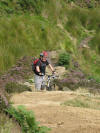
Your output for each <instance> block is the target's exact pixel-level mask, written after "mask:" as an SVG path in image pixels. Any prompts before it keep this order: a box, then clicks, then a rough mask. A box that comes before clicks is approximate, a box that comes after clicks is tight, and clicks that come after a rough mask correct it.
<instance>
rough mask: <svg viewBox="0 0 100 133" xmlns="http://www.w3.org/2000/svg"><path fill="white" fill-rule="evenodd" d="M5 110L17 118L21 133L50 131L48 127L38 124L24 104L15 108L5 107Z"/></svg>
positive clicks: (44, 132)
mask: <svg viewBox="0 0 100 133" xmlns="http://www.w3.org/2000/svg"><path fill="white" fill-rule="evenodd" d="M6 112H8V113H9V115H11V116H13V118H15V119H16V120H17V122H18V123H19V124H20V126H21V129H22V132H23V133H47V132H48V131H50V129H49V128H47V127H45V126H39V123H38V122H37V121H36V119H35V116H34V114H33V112H32V111H28V110H26V108H25V107H24V106H18V108H17V109H15V108H14V107H10V108H8V109H6Z"/></svg>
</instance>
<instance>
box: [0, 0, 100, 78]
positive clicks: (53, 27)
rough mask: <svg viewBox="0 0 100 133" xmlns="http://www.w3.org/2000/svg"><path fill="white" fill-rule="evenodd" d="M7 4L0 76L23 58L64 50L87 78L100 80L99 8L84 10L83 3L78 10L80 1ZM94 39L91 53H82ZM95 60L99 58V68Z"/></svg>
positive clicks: (1, 23) (1, 22) (0, 23)
mask: <svg viewBox="0 0 100 133" xmlns="http://www.w3.org/2000/svg"><path fill="white" fill-rule="evenodd" d="M4 1H5V2H3V3H2V2H0V7H2V9H0V12H1V17H0V55H1V56H0V62H1V65H0V73H3V72H5V71H6V70H8V69H9V68H10V67H11V66H12V65H13V64H15V63H16V60H17V59H18V58H20V57H22V56H25V55H26V56H27V55H30V56H34V55H38V54H39V53H40V52H41V51H42V50H56V49H62V50H65V51H67V52H69V53H71V55H72V58H74V59H75V60H76V61H78V62H79V64H80V67H81V69H83V71H84V72H85V73H86V74H90V73H91V75H93V76H96V77H99V73H100V63H99V62H100V61H99V58H100V35H99V27H100V24H99V22H100V10H99V6H98V7H97V6H96V7H95V6H94V7H93V8H84V7H87V3H86V2H82V1H79V5H80V4H83V5H82V6H81V5H80V6H77V5H78V2H77V1H74V2H75V4H76V5H74V6H72V5H71V4H68V3H70V2H71V1H69V0H68V1H65V0H43V1H42V2H41V1H40V0H39V1H34V2H33V1H32V0H30V1H28V0H23V1H21V0H20V1H19V4H17V3H16V2H17V0H15V3H14V2H10V1H9V0H4ZM96 2H97V1H96ZM4 3H8V4H4ZM97 3H98V2H97ZM90 4H93V3H91V2H90ZM22 5H23V6H22ZM26 5H27V6H26ZM98 5H99V4H98ZM81 7H83V8H81ZM16 9H17V10H16ZM59 25H60V26H59ZM91 36H92V37H93V38H92V40H91V41H90V42H89V46H90V49H88V50H86V49H83V50H79V49H78V46H79V45H80V43H81V41H82V40H84V39H85V38H87V37H91ZM94 57H95V58H98V61H97V63H96V64H95V63H94V59H93V58H94ZM70 64H71V63H70ZM72 67H73V66H72Z"/></svg>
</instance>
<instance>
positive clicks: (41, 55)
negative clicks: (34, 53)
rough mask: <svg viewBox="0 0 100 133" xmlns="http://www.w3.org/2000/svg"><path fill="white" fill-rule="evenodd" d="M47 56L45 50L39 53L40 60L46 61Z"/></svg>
mask: <svg viewBox="0 0 100 133" xmlns="http://www.w3.org/2000/svg"><path fill="white" fill-rule="evenodd" d="M47 57H48V53H47V52H46V51H43V52H42V53H40V58H41V60H42V61H46V60H47Z"/></svg>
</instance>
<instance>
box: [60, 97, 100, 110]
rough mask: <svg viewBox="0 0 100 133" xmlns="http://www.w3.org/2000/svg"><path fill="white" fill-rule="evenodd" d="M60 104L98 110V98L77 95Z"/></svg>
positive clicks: (99, 99)
mask: <svg viewBox="0 0 100 133" xmlns="http://www.w3.org/2000/svg"><path fill="white" fill-rule="evenodd" d="M61 105H65V106H72V107H80V108H90V109H96V110H100V98H98V97H97V98H96V97H95V98H93V97H87V96H83V97H82V96H77V97H75V98H73V99H72V100H67V101H65V102H64V103H62V104H61Z"/></svg>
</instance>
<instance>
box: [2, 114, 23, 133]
mask: <svg viewBox="0 0 100 133" xmlns="http://www.w3.org/2000/svg"><path fill="white" fill-rule="evenodd" d="M15 127H16V124H15V123H14V121H13V120H11V119H9V118H8V117H7V116H5V115H4V114H3V113H0V133H11V132H12V129H15ZM17 128H18V127H17ZM16 133H21V131H20V130H19V129H17V130H16Z"/></svg>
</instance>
